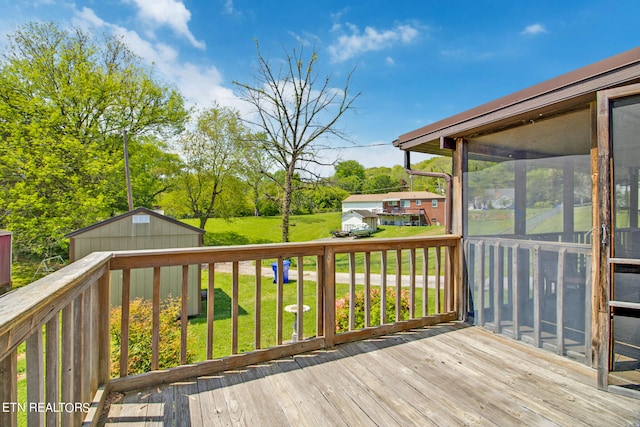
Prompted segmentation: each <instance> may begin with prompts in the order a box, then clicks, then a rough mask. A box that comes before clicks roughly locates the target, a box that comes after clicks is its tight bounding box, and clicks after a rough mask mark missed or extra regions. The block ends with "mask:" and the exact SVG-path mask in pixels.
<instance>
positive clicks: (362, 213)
mask: <svg viewBox="0 0 640 427" xmlns="http://www.w3.org/2000/svg"><path fill="white" fill-rule="evenodd" d="M351 212H353V213H357V214H358V215H360V216H361V217H362V218H377V217H378V214H376V213H373V212H371V211H368V210H366V209H351V210H350V211H349V212H345V213H343V214H342V216H345V214H348V213H351Z"/></svg>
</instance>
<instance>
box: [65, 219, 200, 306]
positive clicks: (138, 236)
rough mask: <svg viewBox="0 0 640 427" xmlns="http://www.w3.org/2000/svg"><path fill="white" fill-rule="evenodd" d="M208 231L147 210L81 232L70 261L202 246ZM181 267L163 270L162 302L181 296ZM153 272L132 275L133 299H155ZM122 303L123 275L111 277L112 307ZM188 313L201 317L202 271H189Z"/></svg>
mask: <svg viewBox="0 0 640 427" xmlns="http://www.w3.org/2000/svg"><path fill="white" fill-rule="evenodd" d="M203 234H204V230H202V229H200V228H196V227H192V226H190V225H187V224H184V223H182V222H180V221H177V220H175V219H172V218H169V217H167V216H164V215H161V214H159V213H157V212H154V211H152V210H149V209H146V208H138V209H136V210H133V211H131V212H127V213H125V214H122V215H119V216H116V217H113V218H110V219H108V220H106V221H103V222H99V223H97V224H94V225H91V226H89V227H86V228H83V229H81V230H77V231H75V232H73V233H70V234H68V235H67V236H65V237H68V238H69V239H70V247H69V259H70V261H72V262H73V261H76V260H78V259H80V258H82V257H84V256H85V255H88V254H90V253H91V252H98V251H121V250H133V249H165V248H187V247H195V246H202V236H203ZM181 283H182V269H181V267H163V269H162V271H161V283H160V298H161V299H165V298H167V297H168V296H175V297H177V296H180V294H181ZM152 296H153V269H152V268H146V269H136V270H132V271H131V298H132V299H133V298H145V299H149V300H150V299H151V298H152ZM121 303H122V271H114V272H112V274H111V305H114V306H117V305H120V304H121ZM188 313H189V315H190V316H191V315H196V314H199V313H200V267H199V266H195V265H192V266H190V267H189V294H188Z"/></svg>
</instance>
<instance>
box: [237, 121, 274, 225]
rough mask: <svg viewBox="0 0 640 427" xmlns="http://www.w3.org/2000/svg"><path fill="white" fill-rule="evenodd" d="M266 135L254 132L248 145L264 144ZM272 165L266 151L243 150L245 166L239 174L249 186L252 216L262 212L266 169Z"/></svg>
mask: <svg viewBox="0 0 640 427" xmlns="http://www.w3.org/2000/svg"><path fill="white" fill-rule="evenodd" d="M266 137H267V136H266V135H265V134H264V133H257V134H254V135H253V137H252V138H251V140H250V141H249V142H250V144H249V145H250V146H252V147H261V146H264V144H265V142H264V140H265V138H266ZM272 165H273V161H272V159H271V158H270V156H269V153H268V152H267V151H265V150H260V149H248V150H246V151H245V167H244V169H243V170H242V171H241V174H242V175H243V177H244V179H245V181H246V183H247V184H248V185H249V187H251V199H252V202H253V215H254V216H260V214H261V213H264V212H263V209H262V208H261V207H262V206H263V201H264V199H265V197H266V182H265V181H266V179H267V174H266V171H268V170H270V169H271V167H272ZM276 212H277V209H276Z"/></svg>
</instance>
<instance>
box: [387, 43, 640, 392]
mask: <svg viewBox="0 0 640 427" xmlns="http://www.w3.org/2000/svg"><path fill="white" fill-rule="evenodd" d="M638 82H640V48H636V49H633V50H630V51H627V52H624V53H622V54H619V55H617V56H614V57H611V58H609V59H606V60H603V61H600V62H597V63H594V64H592V65H589V66H587V67H584V68H582V69H579V70H576V71H574V72H571V73H568V74H565V75H562V76H560V77H557V78H554V79H552V80H549V81H546V82H543V83H541V84H538V85H535V86H532V87H530V88H528V89H525V90H522V91H520V92H516V93H514V94H512V95H508V96H506V97H503V98H500V99H497V100H495V101H492V102H489V103H487V104H485V105H481V106H479V107H477V108H474V109H472V110H469V111H466V112H463V113H461V114H458V115H456V116H452V117H449V118H447V119H444V120H442V121H440V122H437V123H433V124H430V125H428V126H425V127H422V128H420V129H417V130H414V131H412V132H409V133H406V134H404V135H401V136H400V137H399V138H398V139H397V140H396V141H394V145H395V146H397V147H398V148H400V149H401V150H403V151H404V152H405V156H406V160H407V161H406V167H407V170H408V171H409V172H410V173H415V172H413V171H411V166H410V157H409V153H410V152H420V153H427V154H433V155H445V156H450V157H451V158H452V182H453V188H452V193H453V194H452V200H453V207H452V209H451V222H452V225H453V232H454V233H456V234H460V235H462V236H463V241H464V243H463V244H464V261H463V268H464V273H465V280H463V283H465V284H466V286H467V287H468V288H467V289H466V291H465V294H466V295H467V296H468V299H467V301H466V310H465V311H466V313H467V316H468V319H469V320H470V321H473V323H474V324H476V325H480V326H484V327H486V328H488V329H491V330H493V331H495V332H498V333H502V334H505V335H507V336H510V337H512V338H514V339H517V340H523V341H526V342H528V343H530V344H532V345H534V346H536V347H541V348H545V349H548V350H550V351H554V352H557V353H558V354H561V355H563V356H566V357H570V358H573V359H576V360H579V361H581V362H583V363H585V364H586V365H588V366H593V367H594V368H597V370H598V386H599V387H600V388H603V389H607V388H608V389H610V390H614V391H618V392H622V393H624V394H638V390H639V387H640V280H639V279H640V275H639V274H640V229H639V228H638V216H639V215H638V214H639V211H638V187H639V186H638V182H639V179H638V175H639V174H638V171H639V169H640V150H639V148H640V84H638Z"/></svg>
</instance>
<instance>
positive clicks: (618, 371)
mask: <svg viewBox="0 0 640 427" xmlns="http://www.w3.org/2000/svg"><path fill="white" fill-rule="evenodd" d="M601 95H602V97H601V98H602V99H601V102H600V107H601V108H602V107H606V110H605V111H603V110H602V109H600V113H601V115H600V120H606V121H608V126H607V127H608V136H607V137H606V138H605V137H603V136H604V135H602V134H601V138H600V141H599V144H600V147H599V148H600V149H601V150H602V151H601V154H603V153H606V154H607V156H606V157H608V159H609V161H608V167H609V168H610V170H609V173H607V174H606V175H605V179H606V180H608V181H609V183H608V192H609V194H608V195H607V192H606V191H603V192H602V196H604V197H607V196H608V198H609V200H610V202H609V203H610V212H611V213H610V215H609V218H608V219H605V220H604V221H603V223H602V224H601V225H600V226H601V242H602V243H603V245H604V246H605V249H604V250H605V252H606V255H607V265H606V269H605V270H604V271H605V273H606V276H607V277H605V278H603V279H605V280H606V281H608V283H606V286H607V287H608V290H609V302H608V306H609V316H608V317H609V319H608V320H609V325H608V326H609V352H608V353H609V361H608V371H609V372H608V375H607V385H608V388H610V389H613V390H614V391H619V392H624V393H625V394H627V393H628V394H632V395H633V394H636V393H637V395H638V396H640V228H638V218H639V213H640V212H639V210H638V198H639V197H638V196H639V187H640V186H639V181H640V180H639V171H640V86H639V85H632V86H627V87H626V88H619V89H613V90H609V91H604V92H603V93H602V94H601ZM601 129H602V128H601ZM607 140H608V141H607ZM609 230H610V231H609ZM601 259H602V260H603V261H604V259H605V258H604V257H602V258H601Z"/></svg>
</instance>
